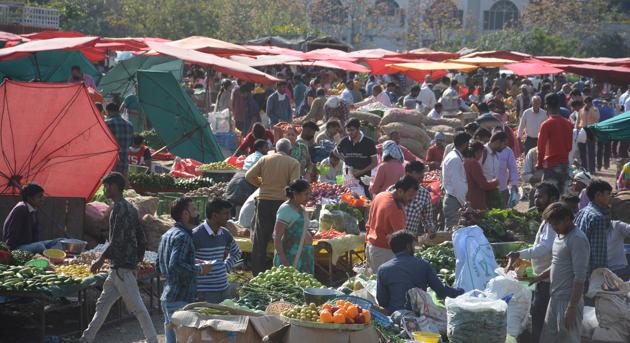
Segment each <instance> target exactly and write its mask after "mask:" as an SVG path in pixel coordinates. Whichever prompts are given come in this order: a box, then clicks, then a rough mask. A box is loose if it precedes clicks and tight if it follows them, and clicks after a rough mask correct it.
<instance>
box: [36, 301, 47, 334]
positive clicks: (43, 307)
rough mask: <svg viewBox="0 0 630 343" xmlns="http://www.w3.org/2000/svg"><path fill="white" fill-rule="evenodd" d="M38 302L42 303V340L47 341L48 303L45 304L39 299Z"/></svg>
mask: <svg viewBox="0 0 630 343" xmlns="http://www.w3.org/2000/svg"><path fill="white" fill-rule="evenodd" d="M37 302H38V304H39V305H40V309H41V311H40V314H41V322H40V323H41V327H40V335H41V341H42V342H45V341H46V305H44V304H43V303H41V302H39V301H37Z"/></svg>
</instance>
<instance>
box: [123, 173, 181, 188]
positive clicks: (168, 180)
mask: <svg viewBox="0 0 630 343" xmlns="http://www.w3.org/2000/svg"><path fill="white" fill-rule="evenodd" d="M129 183H130V184H131V185H132V186H137V187H146V188H159V189H175V188H176V186H175V178H173V177H172V176H170V175H169V174H155V173H151V174H131V175H129Z"/></svg>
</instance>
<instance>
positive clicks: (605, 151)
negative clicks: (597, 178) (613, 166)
mask: <svg viewBox="0 0 630 343" xmlns="http://www.w3.org/2000/svg"><path fill="white" fill-rule="evenodd" d="M610 149H611V145H610V142H600V141H597V170H602V160H603V162H604V164H603V167H604V169H608V168H610Z"/></svg>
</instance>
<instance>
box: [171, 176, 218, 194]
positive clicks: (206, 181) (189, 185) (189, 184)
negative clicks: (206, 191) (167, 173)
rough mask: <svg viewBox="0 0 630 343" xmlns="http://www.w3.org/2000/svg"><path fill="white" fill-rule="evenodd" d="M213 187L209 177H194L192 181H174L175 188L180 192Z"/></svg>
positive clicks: (182, 179)
mask: <svg viewBox="0 0 630 343" xmlns="http://www.w3.org/2000/svg"><path fill="white" fill-rule="evenodd" d="M212 185H214V181H212V179H211V178H209V177H195V178H192V179H184V178H177V179H175V188H176V189H178V190H182V191H194V190H196V189H198V188H202V187H211V186H212Z"/></svg>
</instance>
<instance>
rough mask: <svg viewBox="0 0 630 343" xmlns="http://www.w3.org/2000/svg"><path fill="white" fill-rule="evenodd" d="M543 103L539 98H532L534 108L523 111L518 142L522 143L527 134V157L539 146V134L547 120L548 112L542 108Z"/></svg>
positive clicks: (525, 152) (525, 151) (525, 146)
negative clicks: (529, 152) (528, 153)
mask: <svg viewBox="0 0 630 343" xmlns="http://www.w3.org/2000/svg"><path fill="white" fill-rule="evenodd" d="M540 105H542V101H541V99H540V97H539V96H534V97H533V98H532V107H530V108H528V109H526V110H525V111H523V115H522V116H521V121H520V122H519V124H518V133H517V137H518V140H519V141H521V140H522V138H523V133H525V143H524V148H525V149H524V150H523V154H524V155H527V152H528V151H529V150H530V149H531V148H533V147H535V146H536V145H538V132H539V131H540V126H541V125H542V123H543V122H544V121H545V120H547V111H545V110H543V109H542V108H540Z"/></svg>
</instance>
